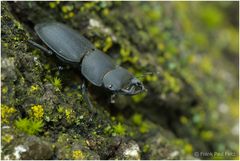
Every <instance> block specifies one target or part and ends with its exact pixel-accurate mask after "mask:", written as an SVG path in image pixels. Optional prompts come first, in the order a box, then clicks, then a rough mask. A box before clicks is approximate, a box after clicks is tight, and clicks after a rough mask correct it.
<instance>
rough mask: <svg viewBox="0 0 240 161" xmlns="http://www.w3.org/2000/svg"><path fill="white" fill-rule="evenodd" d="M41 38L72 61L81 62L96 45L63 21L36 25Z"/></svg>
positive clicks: (60, 54) (64, 57)
mask: <svg viewBox="0 0 240 161" xmlns="http://www.w3.org/2000/svg"><path fill="white" fill-rule="evenodd" d="M34 29H35V31H36V32H37V34H38V36H39V37H40V38H41V40H42V41H43V42H44V43H45V44H46V45H47V46H48V47H49V48H51V49H52V50H53V51H54V52H55V53H56V54H57V55H58V56H60V57H62V58H63V59H65V60H67V61H70V62H80V60H81V59H82V58H83V56H84V55H85V54H86V53H87V52H88V51H90V50H92V49H94V46H93V45H92V43H91V42H89V41H88V40H87V39H86V38H85V37H83V36H81V35H80V34H79V33H78V32H77V31H75V30H73V29H71V28H69V27H67V26H65V25H63V24H61V23H56V22H52V23H41V24H38V25H36V26H35V28H34Z"/></svg>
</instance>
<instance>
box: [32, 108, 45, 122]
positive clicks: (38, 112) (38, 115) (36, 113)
mask: <svg viewBox="0 0 240 161" xmlns="http://www.w3.org/2000/svg"><path fill="white" fill-rule="evenodd" d="M31 110H32V115H33V117H34V118H35V119H37V120H40V119H42V117H43V114H44V110H43V107H42V105H34V106H32V107H31Z"/></svg>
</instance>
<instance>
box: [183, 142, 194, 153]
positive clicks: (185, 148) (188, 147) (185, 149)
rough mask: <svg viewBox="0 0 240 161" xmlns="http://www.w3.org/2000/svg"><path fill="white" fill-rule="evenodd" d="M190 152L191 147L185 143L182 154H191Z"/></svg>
mask: <svg viewBox="0 0 240 161" xmlns="http://www.w3.org/2000/svg"><path fill="white" fill-rule="evenodd" d="M192 151H193V147H192V145H191V144H189V143H187V144H186V145H185V146H184V152H185V153H187V154H192Z"/></svg>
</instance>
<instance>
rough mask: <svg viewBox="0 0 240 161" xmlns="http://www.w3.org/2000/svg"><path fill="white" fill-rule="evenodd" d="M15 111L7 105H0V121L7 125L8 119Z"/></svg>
mask: <svg viewBox="0 0 240 161" xmlns="http://www.w3.org/2000/svg"><path fill="white" fill-rule="evenodd" d="M14 112H16V110H15V109H14V108H13V107H8V106H7V105H3V104H2V105H1V120H2V123H9V121H8V118H9V117H10V116H11V115H12V114H13V113H14Z"/></svg>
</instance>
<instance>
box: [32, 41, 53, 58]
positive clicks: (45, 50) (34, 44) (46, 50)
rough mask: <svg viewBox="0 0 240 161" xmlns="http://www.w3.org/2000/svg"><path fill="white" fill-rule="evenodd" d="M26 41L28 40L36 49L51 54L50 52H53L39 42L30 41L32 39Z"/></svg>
mask: <svg viewBox="0 0 240 161" xmlns="http://www.w3.org/2000/svg"><path fill="white" fill-rule="evenodd" d="M28 42H29V43H30V44H31V45H33V46H34V47H37V48H38V49H40V50H42V51H44V52H46V53H47V54H48V55H52V54H53V52H52V51H50V50H48V49H47V48H45V47H43V46H42V45H40V44H38V43H36V42H34V41H32V40H28Z"/></svg>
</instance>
